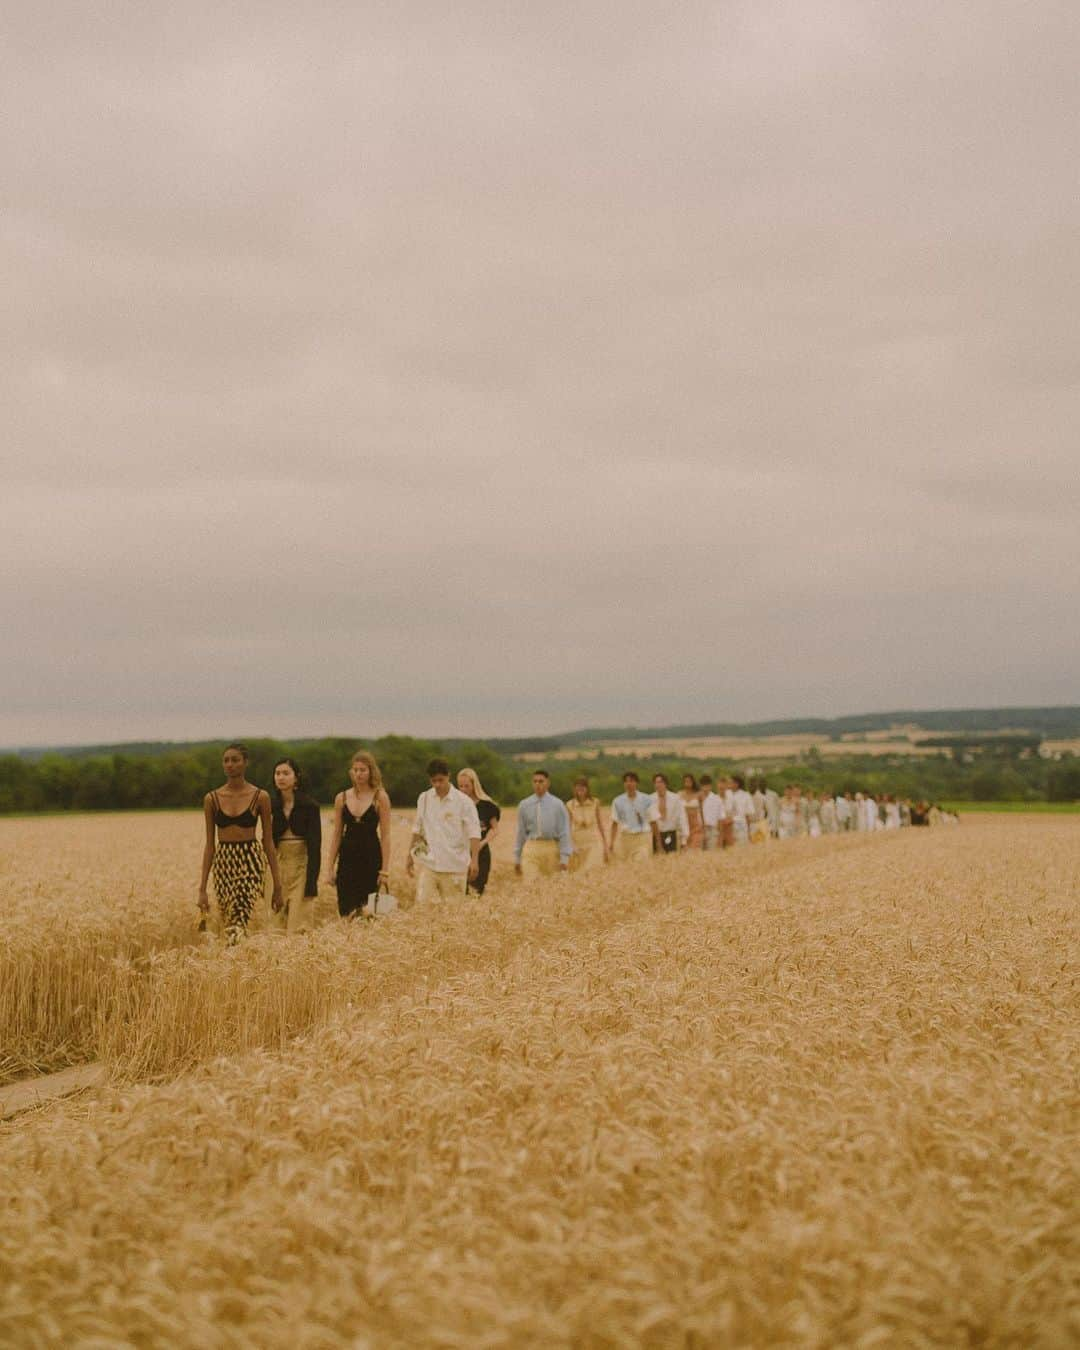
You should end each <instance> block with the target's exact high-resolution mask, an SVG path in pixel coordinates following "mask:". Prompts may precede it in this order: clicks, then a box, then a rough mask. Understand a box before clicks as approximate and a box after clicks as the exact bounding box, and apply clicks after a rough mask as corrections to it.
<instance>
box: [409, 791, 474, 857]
mask: <svg viewBox="0 0 1080 1350" xmlns="http://www.w3.org/2000/svg"><path fill="white" fill-rule="evenodd" d="M413 834H414V835H415V834H422V835H423V836H424V839H425V840H426V842H427V852H426V853H422V854H421V855H420V861H421V862H422V863H425V864H426V865H427V866H428V867H430V868H431V870H432V871H433V872H456V873H459V874H460V873H461V872H467V871H468V870H469V860H470V858H471V855H472V850H471V849H470V848H469V840H470V839H479V838H480V817H479V816H478V815H477V814H476V804H475V803H474V802H473V800H472V798H471V797H466V795H465V793H464V792H459V791H458V789H457V788H456V787H453V786H451V788H450V790H449V792H447V794H446V796H445V797H440V796H439V794H438V793H437V792H436V791H435V789H434V788H428V790H427V791H426V792H421V794H420V796H419V797H418V798H417V802H416V820H415V821H414V823H413Z"/></svg>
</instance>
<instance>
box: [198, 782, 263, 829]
mask: <svg viewBox="0 0 1080 1350" xmlns="http://www.w3.org/2000/svg"><path fill="white" fill-rule="evenodd" d="M261 795H262V788H256V789H255V796H254V797H252V799H251V801H250V802H248V804H247V806H246V807H245V808H244V809H243V811H241V812H240V814H239V815H238V816H230V815H229V814H228V812H227V811H223V810H222V809H221V803H220V802H219V801H218V795H217V793H216V792H211V794H210V796H211V797H213V799H214V824H215V825H216V826H217V827H218V829H219V830H228V829H237V830H253V829H254V828H255V826H256V825H257V824H258V823H259V817H258V814H257V813H256V811H255V806H256V803H257V802H258V800H259V797H260V796H261Z"/></svg>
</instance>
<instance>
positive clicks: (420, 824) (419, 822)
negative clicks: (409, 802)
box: [405, 795, 424, 877]
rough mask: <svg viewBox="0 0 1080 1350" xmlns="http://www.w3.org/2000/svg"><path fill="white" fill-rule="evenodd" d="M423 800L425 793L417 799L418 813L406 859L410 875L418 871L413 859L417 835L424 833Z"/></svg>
mask: <svg viewBox="0 0 1080 1350" xmlns="http://www.w3.org/2000/svg"><path fill="white" fill-rule="evenodd" d="M423 800H424V798H423V795H421V796H419V797H417V799H416V815H415V817H414V818H413V826H412V838H411V839H410V840H409V856H408V857H407V858H406V859H405V871H406V873H407V875H408V876H410V877H411V876H412V875H413V873H414V872H415V871H416V862H415V860H414V859H413V845H414V844H415V843H416V839H417V836H418V835H420V834H422V833H423V830H424V819H423V815H422V813H421V808H420V803H421V802H422V801H423Z"/></svg>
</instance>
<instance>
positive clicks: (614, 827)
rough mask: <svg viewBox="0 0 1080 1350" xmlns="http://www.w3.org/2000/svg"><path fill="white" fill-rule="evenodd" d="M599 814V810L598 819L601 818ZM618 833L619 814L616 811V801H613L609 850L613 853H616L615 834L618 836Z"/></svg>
mask: <svg viewBox="0 0 1080 1350" xmlns="http://www.w3.org/2000/svg"><path fill="white" fill-rule="evenodd" d="M599 814H600V813H599V812H597V819H599ZM618 833H619V817H618V816H617V815H616V813H615V803H614V802H612V803H611V842H610V843H609V844H608V850H609V852H611V853H614V852H615V836H616V835H617V834H618Z"/></svg>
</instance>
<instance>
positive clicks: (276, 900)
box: [259, 788, 285, 914]
mask: <svg viewBox="0 0 1080 1350" xmlns="http://www.w3.org/2000/svg"><path fill="white" fill-rule="evenodd" d="M259 819H260V820H261V821H262V846H263V852H264V853H265V854H266V861H267V862H268V863H269V864H270V875H271V877H272V878H273V881H274V890H273V893H272V895H271V896H270V907H271V909H273V911H274V913H275V914H276V913H277V911H278V910H279V909H280V908H281V906H282V905H283V904H284V903H285V900H284V898H283V896H282V894H281V873H280V872H279V871H278V865H277V849H276V848H275V847H274V821H273V817H272V816H271V814H270V794H269V792H263V791H262V789H261V788H260V790H259Z"/></svg>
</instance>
